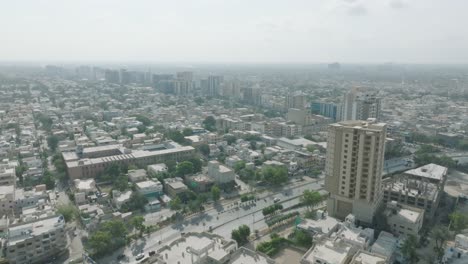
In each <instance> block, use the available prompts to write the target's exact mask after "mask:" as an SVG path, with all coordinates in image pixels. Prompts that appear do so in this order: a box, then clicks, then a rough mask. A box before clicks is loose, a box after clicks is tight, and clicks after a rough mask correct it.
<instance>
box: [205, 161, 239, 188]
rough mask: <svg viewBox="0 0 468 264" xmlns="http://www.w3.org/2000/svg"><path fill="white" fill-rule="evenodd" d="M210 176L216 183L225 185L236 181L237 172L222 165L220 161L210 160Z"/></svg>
mask: <svg viewBox="0 0 468 264" xmlns="http://www.w3.org/2000/svg"><path fill="white" fill-rule="evenodd" d="M208 177H210V178H211V179H212V180H213V181H214V182H215V183H216V184H220V185H224V184H228V183H231V182H234V180H235V179H236V174H235V173H234V171H233V170H231V169H230V168H228V167H226V166H224V165H222V164H221V163H219V162H218V161H214V160H212V161H210V162H208Z"/></svg>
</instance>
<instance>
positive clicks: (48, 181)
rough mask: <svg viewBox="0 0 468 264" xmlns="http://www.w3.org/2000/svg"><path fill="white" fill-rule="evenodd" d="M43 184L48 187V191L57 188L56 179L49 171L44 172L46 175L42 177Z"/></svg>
mask: <svg viewBox="0 0 468 264" xmlns="http://www.w3.org/2000/svg"><path fill="white" fill-rule="evenodd" d="M42 184H45V185H46V189H47V190H52V189H53V188H54V187H55V180H54V177H53V175H52V173H50V171H49V170H45V171H44V175H43V176H42Z"/></svg>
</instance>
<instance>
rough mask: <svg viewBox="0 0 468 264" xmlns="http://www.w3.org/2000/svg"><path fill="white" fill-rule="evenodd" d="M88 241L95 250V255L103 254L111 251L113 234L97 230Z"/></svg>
mask: <svg viewBox="0 0 468 264" xmlns="http://www.w3.org/2000/svg"><path fill="white" fill-rule="evenodd" d="M88 243H89V247H90V248H91V249H92V250H93V252H94V254H93V255H95V256H102V255H105V254H106V253H108V252H109V251H110V250H109V245H111V244H112V236H111V234H110V233H109V232H105V231H97V232H94V233H92V235H91V237H90V238H89V242H88Z"/></svg>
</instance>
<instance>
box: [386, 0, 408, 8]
mask: <svg viewBox="0 0 468 264" xmlns="http://www.w3.org/2000/svg"><path fill="white" fill-rule="evenodd" d="M389 5H390V7H391V8H393V9H402V8H404V7H405V6H406V4H405V3H404V2H403V1H401V0H391V1H390V3H389Z"/></svg>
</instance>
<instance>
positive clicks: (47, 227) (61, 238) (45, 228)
mask: <svg viewBox="0 0 468 264" xmlns="http://www.w3.org/2000/svg"><path fill="white" fill-rule="evenodd" d="M66 248H67V239H66V235H65V220H64V219H63V216H57V217H52V218H48V219H43V220H40V221H37V222H33V223H28V224H23V225H18V226H14V227H10V228H9V229H8V235H7V241H6V243H5V250H6V251H5V254H6V258H7V259H8V260H9V261H10V263H12V264H23V263H24V264H29V263H42V262H45V261H47V260H50V259H51V258H52V257H53V256H55V255H57V254H58V253H60V252H62V251H64V250H66Z"/></svg>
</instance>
